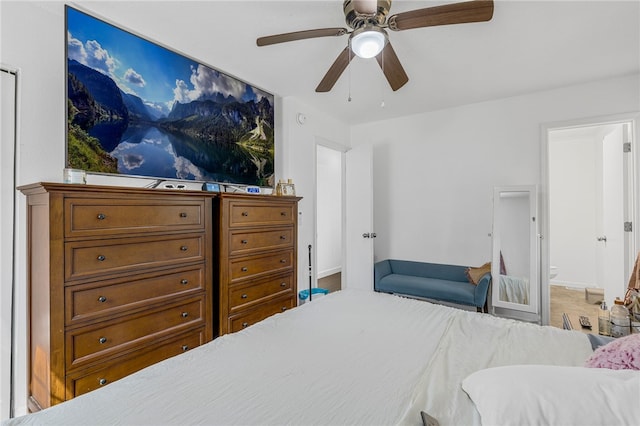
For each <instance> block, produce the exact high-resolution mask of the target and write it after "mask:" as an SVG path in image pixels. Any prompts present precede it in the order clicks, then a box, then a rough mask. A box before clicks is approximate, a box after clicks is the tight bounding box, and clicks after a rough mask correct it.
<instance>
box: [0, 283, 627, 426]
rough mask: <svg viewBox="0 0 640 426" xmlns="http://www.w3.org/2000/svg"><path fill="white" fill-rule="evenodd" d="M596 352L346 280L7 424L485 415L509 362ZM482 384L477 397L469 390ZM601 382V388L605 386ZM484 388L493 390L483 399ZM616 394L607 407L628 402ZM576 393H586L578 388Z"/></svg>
mask: <svg viewBox="0 0 640 426" xmlns="http://www.w3.org/2000/svg"><path fill="white" fill-rule="evenodd" d="M591 354H592V346H591V344H590V342H589V339H588V338H587V336H586V335H585V334H583V333H580V332H577V331H567V330H560V329H556V328H551V327H541V326H538V325H534V324H528V323H523V322H517V321H514V320H507V319H501V318H497V317H493V316H491V315H488V314H481V313H475V312H468V311H463V310H459V309H455V308H450V307H445V306H440V305H435V304H431V303H429V302H424V301H418V300H412V299H407V298H401V297H398V296H393V295H388V294H382V293H375V292H370V291H358V290H343V291H340V292H336V293H332V294H329V295H327V296H325V297H322V298H318V299H317V300H314V301H313V302H312V303H306V304H304V305H302V306H300V307H299V308H296V309H293V310H290V311H287V312H285V313H282V314H278V315H275V316H273V317H270V318H268V319H266V320H264V321H262V322H260V323H258V324H256V325H253V326H251V327H249V328H247V329H246V330H243V331H241V332H238V333H234V334H229V335H225V336H222V337H220V338H218V339H215V340H214V341H212V342H210V343H208V344H206V345H203V346H201V347H199V348H195V349H193V350H191V351H189V352H187V353H184V354H182V355H179V356H176V357H174V358H171V359H168V360H165V361H163V362H161V363H159V364H155V365H153V366H151V367H148V368H146V369H144V370H141V371H139V372H137V373H135V374H133V375H130V376H128V377H125V378H124V379H121V380H119V381H117V382H114V383H112V384H109V385H107V386H105V387H104V388H101V389H99V390H97V391H94V392H90V393H88V394H85V395H82V396H80V397H77V398H75V399H73V400H71V401H67V402H65V403H63V404H59V405H56V406H54V407H51V408H49V409H46V410H43V411H41V412H38V413H33V414H29V415H26V416H23V417H19V418H16V419H12V420H9V421H7V422H6V425H12V426H13V425H36V424H37V425H47V424H65V425H88V424H91V425H103V424H104V425H114V424H135V425H164V424H166V425H170V424H180V425H186V424H206V425H209V424H211V425H214V424H216V425H217V424H221V425H251V424H260V425H284V424H294V425H338V424H353V425H355V424H363V425H393V424H409V425H411V424H415V425H420V424H422V422H423V420H422V417H421V413H422V412H424V413H428V415H429V416H431V417H430V418H434V419H436V420H437V421H438V422H439V424H440V425H449V424H451V425H467V424H468V425H472V424H481V422H483V423H485V424H488V421H490V420H491V419H490V418H489V417H486V418H485V416H487V415H486V414H485V412H486V410H490V411H491V412H493V413H494V414H493V415H497V413H499V411H497V410H496V409H495V408H494V407H490V408H487V407H488V406H487V404H489V405H490V404H501V405H503V406H506V408H505V409H508V410H509V412H513V411H514V406H513V404H512V402H511V401H508V397H505V396H504V395H499V393H500V392H501V391H502V392H503V393H504V391H505V390H506V391H507V392H508V393H513V392H512V391H510V390H509V387H508V386H505V385H504V384H501V385H499V386H498V388H497V389H489V386H488V385H490V384H491V383H493V382H497V383H502V382H500V377H502V378H503V380H505V377H506V380H511V381H512V377H516V376H514V374H515V373H518V371H515V372H514V371H508V370H507V371H504V370H503V369H504V368H519V369H520V370H519V374H520V377H526V375H527V374H532V375H533V377H534V378H535V377H544V375H543V374H541V373H540V372H539V371H533V372H529V371H528V370H526V368H530V369H531V368H538V367H540V368H547V369H549V368H556V369H558V370H552V372H554V374H555V373H557V374H556V375H558V374H559V375H560V377H563V374H568V373H563V372H564V371H565V370H566V371H572V372H574V373H576V374H579V373H580V372H582V371H583V370H593V371H595V370H598V369H586V368H583V367H582V365H583V364H584V362H585V360H586V359H587V358H588V357H589V356H590V355H591ZM505 366H512V367H505ZM492 367H496V368H492ZM523 368H524V369H525V370H523ZM493 371H496V372H497V375H496V376H495V377H493V376H491V374H490V373H491V372H493ZM607 371H610V372H612V373H613V372H614V371H613V370H607ZM487 372H488V373H487ZM629 372H630V371H629ZM631 373H637V374H640V373H639V372H635V371H634V372H631ZM478 374H489V377H486V376H481V377H477V378H474V376H475V375H478ZM505 375H506V376H505ZM554 377H555V376H554ZM618 378H619V377H614V379H618ZM619 379H620V380H621V381H622V382H623V383H625V385H624V386H627V387H626V388H625V387H624V386H622V387H620V386H619V383H618V381H614V383H615V386H617V388H616V389H618V390H623V391H624V392H628V391H629V390H630V391H634V390H636V389H635V388H634V386H636V385H637V386H639V389H637V390H638V392H637V393H636V394H635V398H636V399H632V401H636V403H635V404H630V405H637V395H640V376H638V375H635V376H634V375H631V376H624V377H620V378H619ZM526 380H528V379H526V378H523V379H522V380H521V383H523V382H525V381H526ZM590 380H592V379H590ZM563 381H565V382H566V380H563ZM575 382H576V383H578V384H579V385H580V384H581V383H580V381H579V380H575ZM636 382H637V383H636ZM463 383H464V386H465V389H463ZM511 384H512V385H513V383H511ZM547 385H548V384H547ZM551 386H552V388H553V386H554V385H551ZM479 388H484V390H483V391H482V392H480V393H481V394H482V395H480V396H477V398H476V399H477V402H476V401H475V400H472V399H471V398H470V396H469V395H470V394H473V393H474V392H476V393H477V392H478V389H479ZM599 389H600V390H599V392H600V393H598V395H600V394H601V392H602V389H606V387H605V388H602V387H600V388H599ZM492 392H495V393H496V397H495V398H494V397H493V396H492V395H493V394H492ZM530 392H533V393H535V394H538V393H539V394H545V393H549V392H538V391H536V390H535V387H531V389H530ZM524 394H525V391H522V394H520V395H517V398H513V399H523V398H524V397H523V395H524ZM482 396H484V397H485V398H489V400H490V401H489V402H488V403H487V404H485V406H482V405H481V404H480V403H481V401H480V399H481V397H482ZM534 397H535V396H532V397H531V398H534ZM564 398H565V399H566V398H567V397H566V396H565V397H564ZM616 398H617V402H616V404H614V406H613V408H612V409H619V408H620V407H619V404H626V403H627V402H628V398H626V399H625V397H622V396H621V397H620V398H618V397H616ZM552 399H553V397H552ZM569 399H571V400H577V401H578V402H579V403H580V404H583V405H584V402H583V401H582V399H581V398H576V396H575V394H569ZM524 400H525V401H527V404H528V402H529V400H528V399H526V398H525V399H524ZM609 403H610V402H609ZM479 404H480V405H479ZM589 404H590V402H589V401H588V397H587V401H586V405H587V406H589ZM531 405H532V408H531V410H533V411H532V412H533V414H530V413H529V414H527V413H525V414H522V415H525V416H531V417H532V418H531V419H530V420H532V419H533V420H535V421H536V422H541V423H545V420H548V421H553V420H556V419H557V418H549V417H544V416H548V414H547V412H549V411H552V410H551V409H550V408H549V407H548V406H546V407H542V408H541V407H540V406H534V405H535V404H531ZM579 408H580V407H578V409H579ZM567 409H570V408H567V406H566V405H564V406H562V409H559V410H558V411H567ZM483 411H484V412H483ZM626 411H629V409H627V410H626ZM605 414H606V413H605ZM635 414H637V413H636V412H635V411H634V412H631V413H630V414H629V413H625V415H629V416H631V415H635ZM538 416H539V417H538ZM637 418H640V417H637ZM513 419H516V420H517V419H518V417H515V415H514V417H513ZM596 419H597V417H596ZM494 420H495V419H494ZM505 423H511V424H516V423H515V422H512V421H510V418H506V419H505ZM3 424H4V423H3Z"/></svg>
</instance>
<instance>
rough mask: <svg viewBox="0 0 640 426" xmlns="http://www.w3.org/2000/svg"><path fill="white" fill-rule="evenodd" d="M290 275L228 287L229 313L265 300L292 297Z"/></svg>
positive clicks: (291, 277)
mask: <svg viewBox="0 0 640 426" xmlns="http://www.w3.org/2000/svg"><path fill="white" fill-rule="evenodd" d="M292 283H293V276H292V274H288V275H282V276H280V277H276V278H270V279H266V280H261V281H258V282H256V283H253V282H252V283H250V284H240V285H235V286H230V287H229V313H235V312H238V311H240V310H243V309H247V308H250V307H252V306H254V305H256V304H260V303H263V302H264V301H265V300H267V299H273V298H274V297H279V296H284V295H288V296H289V297H293V288H292Z"/></svg>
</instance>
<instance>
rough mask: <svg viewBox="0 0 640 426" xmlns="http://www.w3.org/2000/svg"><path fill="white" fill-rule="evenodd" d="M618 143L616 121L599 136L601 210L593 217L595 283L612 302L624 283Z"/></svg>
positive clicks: (621, 175) (619, 131)
mask: <svg viewBox="0 0 640 426" xmlns="http://www.w3.org/2000/svg"><path fill="white" fill-rule="evenodd" d="M622 145H623V125H622V124H618V125H616V126H615V127H614V128H613V129H612V130H611V131H609V132H607V134H606V135H605V136H604V137H603V139H602V170H601V173H602V176H601V178H602V185H601V186H600V191H599V192H600V193H599V194H598V200H599V202H600V203H601V205H600V206H601V214H600V215H598V218H597V219H598V224H597V229H598V231H599V232H598V235H597V236H596V242H597V254H598V255H597V256H596V264H597V268H596V270H597V275H598V281H597V282H598V286H599V287H603V288H604V297H605V301H606V302H607V304H612V303H613V300H614V299H615V298H616V297H623V296H624V288H625V287H626V282H625V261H624V260H625V239H624V238H625V235H624V228H623V223H624V220H625V219H624V189H625V183H624V181H625V179H624V170H623V169H624V167H622V164H623V146H622ZM600 206H598V207H600ZM598 210H600V209H598Z"/></svg>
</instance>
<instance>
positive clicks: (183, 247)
mask: <svg viewBox="0 0 640 426" xmlns="http://www.w3.org/2000/svg"><path fill="white" fill-rule="evenodd" d="M188 249H189V247H187V246H180V250H182V251H187V250H188Z"/></svg>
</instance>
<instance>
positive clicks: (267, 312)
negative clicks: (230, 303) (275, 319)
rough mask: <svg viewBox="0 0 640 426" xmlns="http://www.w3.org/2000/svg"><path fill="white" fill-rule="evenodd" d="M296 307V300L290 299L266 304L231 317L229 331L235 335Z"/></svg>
mask: <svg viewBox="0 0 640 426" xmlns="http://www.w3.org/2000/svg"><path fill="white" fill-rule="evenodd" d="M294 307H295V298H293V297H288V298H286V299H280V300H274V301H273V302H269V303H265V304H264V305H262V306H260V307H259V308H257V309H254V310H252V311H250V312H247V313H245V314H240V315H235V316H232V317H229V331H230V332H231V333H234V332H236V331H239V330H242V329H243V328H247V327H249V326H250V325H253V324H255V323H257V322H259V321H262V320H263V319H265V318H268V317H270V316H271V315H275V314H277V313H280V312H284V311H286V310H287V309H291V308H294Z"/></svg>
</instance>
